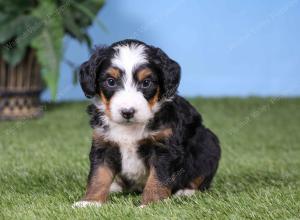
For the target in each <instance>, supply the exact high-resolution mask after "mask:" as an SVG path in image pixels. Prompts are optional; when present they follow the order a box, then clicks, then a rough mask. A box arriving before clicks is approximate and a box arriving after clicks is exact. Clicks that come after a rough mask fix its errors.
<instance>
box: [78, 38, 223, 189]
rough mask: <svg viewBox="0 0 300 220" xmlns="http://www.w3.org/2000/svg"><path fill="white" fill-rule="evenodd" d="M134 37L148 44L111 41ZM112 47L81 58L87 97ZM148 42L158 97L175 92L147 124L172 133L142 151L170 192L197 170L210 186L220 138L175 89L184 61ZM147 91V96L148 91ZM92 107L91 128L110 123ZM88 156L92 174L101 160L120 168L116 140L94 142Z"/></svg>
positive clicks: (96, 87) (203, 186)
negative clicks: (177, 60)
mask: <svg viewBox="0 0 300 220" xmlns="http://www.w3.org/2000/svg"><path fill="white" fill-rule="evenodd" d="M130 43H140V44H144V43H142V42H140V41H136V40H125V41H122V42H117V43H115V44H113V45H112V46H111V47H113V46H116V45H119V44H130ZM144 45H146V44H144ZM111 47H106V48H99V49H97V51H96V52H95V54H94V55H93V56H92V57H91V59H90V60H89V61H88V62H85V63H84V64H82V68H81V72H80V82H81V86H82V89H83V91H84V93H85V94H86V96H87V97H93V96H95V94H99V93H98V92H99V90H100V88H99V82H98V81H97V80H98V79H97V77H99V76H98V75H99V74H100V75H101V73H100V72H101V70H100V66H101V65H108V64H105V62H108V63H109V56H110V55H111ZM146 47H147V48H148V49H147V50H148V51H147V53H148V59H149V63H150V64H149V65H150V66H149V67H150V68H151V69H153V70H154V72H156V75H155V77H156V79H155V80H156V81H157V86H159V87H160V89H161V93H160V100H162V98H171V101H165V102H163V104H162V106H161V108H160V110H159V111H158V112H157V113H156V114H155V115H154V117H153V118H152V119H151V120H150V121H149V123H148V124H147V128H148V130H150V131H157V130H159V129H160V128H162V127H163V128H171V130H172V135H171V136H170V137H168V138H166V139H163V140H160V141H157V142H147V141H146V142H141V143H142V144H140V146H139V147H138V154H139V156H140V157H141V158H142V159H143V160H144V163H145V164H146V166H147V167H150V166H154V168H155V169H156V172H157V175H158V178H159V180H160V181H161V182H162V183H163V184H164V185H167V186H169V187H170V188H171V189H172V192H176V191H177V190H179V189H182V188H185V187H187V186H188V184H189V183H190V182H191V181H192V180H194V179H195V178H197V177H199V176H202V177H204V182H202V184H201V185H200V186H199V190H205V189H207V188H209V186H210V184H211V181H212V179H213V177H214V175H215V173H216V171H217V168H218V163H219V159H220V154H221V150H220V145H219V140H218V138H217V137H216V135H214V133H212V132H211V131H210V130H209V129H208V128H206V127H205V126H204V125H203V124H202V118H201V116H200V114H199V113H198V112H197V111H196V110H195V109H194V108H193V107H192V106H191V105H190V104H189V103H188V102H187V101H186V100H185V99H184V98H182V97H180V96H179V95H177V94H176V91H177V88H178V85H179V81H180V66H179V65H178V64H177V63H176V62H175V61H173V60H171V59H170V58H169V57H168V56H167V55H166V54H165V53H164V52H163V51H162V50H161V49H159V48H155V47H153V46H149V45H146ZM105 59H108V61H107V60H105ZM99 71H100V72H99ZM97 74H98V75H97ZM100 81H101V80H100ZM144 94H145V97H146V93H144ZM152 95H153V94H152ZM149 96H151V95H149ZM88 113H89V114H90V116H91V126H92V128H104V130H107V129H109V127H107V125H105V124H104V122H103V121H102V119H101V116H102V115H103V114H105V113H104V112H101V111H100V110H99V109H97V108H96V106H94V105H90V106H89V108H88ZM105 126H106V127H105ZM90 161H91V171H90V176H91V175H92V173H93V170H94V169H95V167H96V166H99V165H100V164H103V163H106V164H108V165H109V166H110V167H111V168H112V169H113V170H114V172H115V173H119V172H120V171H121V169H122V167H121V162H120V161H121V154H120V151H119V149H118V146H117V144H108V143H104V144H99V143H93V146H92V149H91V153H90ZM126 181H127V182H128V181H129V182H130V180H125V182H126Z"/></svg>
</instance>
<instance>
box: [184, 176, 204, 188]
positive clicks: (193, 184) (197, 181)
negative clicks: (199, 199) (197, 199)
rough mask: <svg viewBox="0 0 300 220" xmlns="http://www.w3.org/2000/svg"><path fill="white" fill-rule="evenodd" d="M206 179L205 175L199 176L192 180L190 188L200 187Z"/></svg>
mask: <svg viewBox="0 0 300 220" xmlns="http://www.w3.org/2000/svg"><path fill="white" fill-rule="evenodd" d="M203 181H204V177H202V176H199V177H197V178H195V179H194V180H193V181H191V182H190V184H189V186H188V188H190V189H199V187H200V185H201V183H202V182H203Z"/></svg>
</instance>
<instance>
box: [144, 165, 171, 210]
mask: <svg viewBox="0 0 300 220" xmlns="http://www.w3.org/2000/svg"><path fill="white" fill-rule="evenodd" d="M170 196H171V189H170V188H169V187H167V186H164V185H163V184H162V183H161V182H160V181H159V180H158V178H157V174H156V171H155V169H154V167H151V168H150V174H149V177H148V180H147V182H146V186H145V188H144V191H143V195H142V205H147V204H149V203H151V202H156V201H160V200H163V199H166V198H168V197H170Z"/></svg>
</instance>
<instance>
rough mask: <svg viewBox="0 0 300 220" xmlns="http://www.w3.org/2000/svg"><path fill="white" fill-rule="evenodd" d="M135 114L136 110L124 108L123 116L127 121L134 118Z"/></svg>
mask: <svg viewBox="0 0 300 220" xmlns="http://www.w3.org/2000/svg"><path fill="white" fill-rule="evenodd" d="M134 113H135V109H134V108H123V109H122V110H121V115H122V116H123V118H125V119H131V118H133V116H134Z"/></svg>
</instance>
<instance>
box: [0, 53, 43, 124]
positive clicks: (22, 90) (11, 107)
mask: <svg viewBox="0 0 300 220" xmlns="http://www.w3.org/2000/svg"><path fill="white" fill-rule="evenodd" d="M42 89H43V82H42V78H41V74H40V65H39V63H38V62H37V59H36V55H35V52H34V50H33V49H30V48H29V49H28V50H27V53H26V56H25V57H24V59H23V60H22V62H20V63H19V64H18V65H16V66H15V67H11V66H10V65H8V64H7V63H6V62H5V61H4V60H3V59H2V58H1V57H0V120H7V119H8V120H12V119H28V118H34V117H38V116H40V115H41V114H42V107H41V102H40V94H41V91H42Z"/></svg>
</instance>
